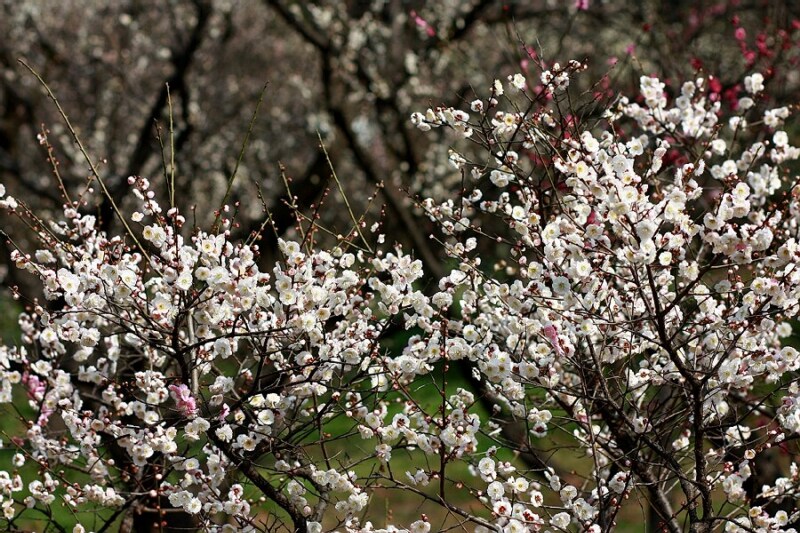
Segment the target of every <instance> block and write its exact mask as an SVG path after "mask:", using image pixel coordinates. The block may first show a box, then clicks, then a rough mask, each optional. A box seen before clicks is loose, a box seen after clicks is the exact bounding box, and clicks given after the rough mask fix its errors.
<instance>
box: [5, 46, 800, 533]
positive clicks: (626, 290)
mask: <svg viewBox="0 0 800 533" xmlns="http://www.w3.org/2000/svg"><path fill="white" fill-rule="evenodd" d="M585 69H586V65H585V64H583V63H581V62H578V61H570V62H568V63H566V64H564V65H559V64H558V63H553V64H551V65H549V66H545V65H538V64H532V65H531V67H530V68H529V69H528V71H527V72H525V73H519V74H515V75H512V76H509V77H508V79H502V80H496V81H494V82H493V83H492V84H490V85H489V86H488V87H484V89H485V92H484V93H483V94H482V95H479V98H477V99H475V100H474V101H472V102H471V103H467V104H465V105H464V106H463V109H462V108H457V107H456V108H454V107H448V106H442V107H432V108H430V109H427V110H424V109H420V111H418V112H415V113H414V114H413V115H412V116H411V117H410V123H411V124H413V125H415V126H416V127H417V128H418V129H420V130H423V131H431V130H433V129H443V130H447V131H448V132H449V133H448V135H450V136H451V137H450V138H451V139H452V147H451V148H450V151H449V155H448V157H447V164H449V165H452V167H453V168H454V170H455V171H456V172H458V173H459V174H460V176H461V179H460V191H459V193H458V194H456V195H454V196H453V197H451V198H441V197H436V198H419V205H418V208H419V209H420V210H421V212H423V213H424V214H425V216H427V217H428V218H429V219H430V220H431V221H432V222H433V224H434V226H435V227H436V228H438V229H437V233H436V234H435V235H434V236H433V237H434V238H433V239H431V242H434V243H438V246H440V247H441V249H442V253H444V254H446V255H447V256H448V257H449V258H450V259H451V260H450V262H449V263H448V265H450V268H448V269H447V271H446V272H444V273H443V274H442V275H441V276H439V277H438V278H437V279H435V280H434V282H433V284H432V285H428V286H426V285H425V284H424V283H422V281H423V280H424V279H426V278H425V276H426V272H425V268H424V265H423V263H422V261H421V260H420V259H418V258H415V256H414V253H413V250H412V251H408V250H404V249H403V247H402V246H399V245H398V244H396V243H395V242H392V241H391V239H390V237H391V236H390V235H389V236H386V235H383V234H382V231H383V230H382V226H381V221H380V220H377V221H375V222H374V224H373V223H371V222H372V221H370V222H367V221H366V220H365V218H364V217H358V216H356V215H355V214H354V213H352V212H351V213H350V215H351V216H352V224H351V226H352V229H351V231H349V232H348V233H347V234H346V235H343V236H342V235H339V236H334V240H335V242H334V243H333V244H332V245H331V246H322V245H321V244H319V242H321V241H320V236H321V235H323V234H324V233H325V232H326V228H325V227H324V225H322V224H321V223H320V222H318V221H316V220H314V219H310V220H309V221H308V222H307V223H306V224H303V225H301V226H300V229H299V235H298V238H297V239H294V240H290V239H282V238H281V239H278V242H279V248H280V253H281V258H280V260H279V261H276V262H275V264H274V265H273V266H272V268H270V269H262V268H261V266H260V265H259V262H258V257H259V254H260V252H261V250H260V247H259V245H258V241H257V239H255V238H254V237H253V236H250V237H248V238H245V239H236V238H235V236H234V235H233V232H232V228H234V227H235V225H236V223H237V222H236V215H237V209H236V207H237V206H236V205H232V206H223V208H221V209H220V210H219V217H218V220H217V221H215V223H214V224H213V226H211V227H210V228H205V229H203V228H201V227H197V226H191V227H190V225H189V224H187V221H186V215H185V214H184V213H182V212H181V210H180V209H179V208H178V207H177V206H176V205H174V203H173V202H174V194H173V195H168V197H169V198H170V200H169V201H168V202H160V201H159V200H158V195H157V194H156V193H155V192H154V190H153V187H152V185H151V183H150V181H149V180H148V179H146V178H144V177H140V176H131V177H130V178H128V180H127V185H128V187H129V190H130V194H131V195H132V197H133V200H132V203H134V204H135V206H134V207H133V210H132V211H125V210H123V209H119V208H117V207H116V206H115V209H116V211H115V213H114V214H115V216H118V217H119V218H120V220H121V221H123V223H122V224H121V226H122V227H123V228H127V229H126V230H125V231H122V232H120V233H109V232H107V231H105V230H104V229H103V228H102V227H101V226H100V225H99V224H98V223H97V219H96V218H95V216H94V215H92V214H87V213H86V212H85V211H84V210H83V209H82V208H83V207H84V206H85V204H86V203H87V202H89V192H84V193H83V194H81V195H76V194H74V192H72V191H69V190H67V189H66V188H64V189H62V192H61V194H62V195H63V202H64V210H63V216H62V217H60V218H59V219H58V220H43V219H42V218H40V217H38V216H37V215H36V213H35V212H34V211H32V210H31V209H29V208H28V206H27V205H26V203H25V202H23V201H20V200H17V199H15V198H13V197H11V196H10V195H8V194H6V192H5V191H4V190H3V191H2V193H3V197H2V200H1V201H0V207H2V208H3V209H5V210H6V211H7V212H8V213H9V215H10V216H15V217H17V218H18V219H19V220H21V221H23V222H25V223H26V224H27V225H28V227H29V228H30V232H31V233H32V234H33V235H34V237H35V239H36V240H38V242H39V245H38V246H37V247H36V248H35V249H31V250H25V249H23V248H18V249H15V250H14V251H13V253H12V254H11V259H12V261H13V263H14V264H15V265H16V267H18V268H19V269H22V270H23V271H27V272H29V273H30V274H32V275H34V276H35V277H36V278H38V280H39V281H40V283H41V287H42V291H43V295H44V298H45V300H46V301H37V300H30V301H29V303H28V305H27V307H26V310H25V312H23V313H22V314H21V315H20V318H19V323H20V327H21V330H22V336H21V338H20V339H19V342H17V343H7V344H6V345H5V346H4V347H2V348H0V402H2V405H3V406H4V407H5V408H6V409H7V410H8V412H13V413H15V417H16V418H17V419H19V420H20V422H21V423H20V424H19V425H18V426H10V427H8V428H6V429H5V430H4V431H5V433H4V438H3V444H4V446H6V447H10V448H12V449H13V450H14V457H13V464H11V465H9V467H8V468H7V469H5V470H2V471H0V493H1V495H2V502H0V506H2V509H3V516H4V520H5V521H6V524H7V527H8V529H12V528H14V527H17V524H21V523H27V522H26V521H33V520H42V521H43V523H44V524H46V527H49V528H54V529H60V530H64V529H65V527H73V531H90V530H91V531H108V530H110V529H112V528H119V529H129V530H135V531H144V530H148V529H154V530H158V529H160V528H167V529H170V528H177V527H185V528H194V529H201V530H207V531H239V530H252V531H286V530H288V531H301V532H321V531H333V530H339V531H364V532H367V531H413V532H428V531H438V530H444V529H447V528H452V527H459V528H462V529H464V528H465V529H467V530H475V531H503V532H522V531H591V532H600V531H612V530H615V529H616V528H617V525H618V521H619V520H621V517H622V516H623V515H624V514H625V513H629V512H631V511H630V510H631V508H636V507H639V506H640V505H641V504H643V503H646V504H647V509H648V512H649V523H650V524H651V525H652V526H653V527H654V528H656V529H661V530H667V531H670V532H678V531H683V530H689V531H693V532H698V533H700V532H711V531H731V532H740V531H741V532H745V531H748V532H749V531H764V532H767V531H787V532H789V531H795V529H794V528H795V527H796V526H795V524H797V523H798V522H799V521H800V511H798V509H797V508H796V506H795V500H796V495H797V490H798V473H797V472H798V470H797V465H796V462H795V461H796V457H797V453H798V450H797V444H796V441H797V435H798V432H800V388H798V385H797V382H796V376H797V371H798V368H800V354H798V352H797V350H796V349H795V348H793V347H792V346H791V345H789V344H788V343H787V339H788V338H789V337H790V336H791V333H792V325H791V320H792V319H793V318H794V317H795V316H796V314H797V307H798V295H799V294H800V272H798V271H797V266H796V265H797V262H798V261H797V259H798V257H797V254H798V242H797V239H798V236H797V232H798V220H799V219H800V218H799V217H800V205H799V204H798V197H800V183H798V181H797V177H796V176H795V175H794V174H793V173H792V172H791V166H790V165H791V162H792V161H794V160H796V159H797V158H798V157H800V149H798V148H797V147H794V146H792V145H791V144H790V142H789V135H788V133H787V131H786V130H784V129H783V128H784V121H785V120H786V119H787V118H789V116H790V109H788V108H766V109H765V108H763V106H762V104H761V103H762V102H763V98H762V94H763V92H764V91H765V89H766V87H765V78H764V76H763V75H762V74H760V73H757V72H754V73H751V74H750V75H749V76H747V77H746V78H745V79H744V81H743V84H742V88H741V92H740V93H739V94H738V95H737V100H736V102H735V103H736V105H735V106H732V105H731V104H730V103H726V102H722V101H720V100H719V99H716V98H711V97H710V93H711V92H712V90H711V89H710V88H709V83H708V79H705V78H695V79H693V80H690V81H687V82H685V83H683V85H681V86H680V88H679V90H677V91H669V90H668V89H667V86H666V85H665V84H664V83H663V82H662V81H660V80H659V79H657V78H653V77H648V76H642V77H641V79H640V94H639V95H638V96H637V97H635V98H634V99H633V100H629V99H628V98H624V97H622V98H619V99H617V100H615V101H612V102H605V101H603V100H602V99H600V100H598V96H597V94H596V93H595V92H594V91H592V90H587V91H578V92H575V91H570V88H571V85H574V80H575V79H576V78H579V76H580V75H581V73H582V71H584V70H585ZM534 75H535V76H534ZM598 110H601V111H602V112H599V111H598ZM68 129H69V130H70V131H72V132H73V133H75V132H74V130H72V129H71V128H68ZM76 140H79V138H78V137H77V136H76ZM43 142H45V141H44V140H43ZM79 147H80V150H81V152H83V155H84V156H85V158H86V163H87V164H88V165H89V167H90V168H91V169H92V173H93V177H94V179H95V180H96V182H97V183H98V184H99V185H100V186H101V188H102V187H104V186H103V177H102V175H101V172H100V171H99V170H98V169H97V166H96V164H95V163H94V162H93V161H92V159H91V157H90V156H89V154H88V153H86V152H85V151H84V150H83V147H82V144H80V143H79ZM167 183H169V180H167ZM168 188H169V185H168ZM162 204H163V205H162ZM265 227H266V226H265ZM9 242H11V243H12V245H13V242H14V240H13V238H10V239H9ZM490 245H491V246H494V247H495V249H496V250H497V257H498V258H499V259H498V260H497V262H496V264H494V265H490V264H484V261H483V259H484V255H483V254H482V253H481V252H480V251H481V250H485V249H487V247H488V246H490ZM428 279H429V278H428ZM18 296H19V297H20V298H22V297H24V295H22V294H19V295H18ZM399 330H405V331H407V332H408V333H407V337H405V338H402V342H401V343H397V342H396V339H397V338H398V335H397V332H398V331H399ZM393 339H394V342H393ZM464 374H466V375H467V376H468V378H464ZM20 398H23V400H22V403H25V402H26V401H27V405H26V406H25V405H24V406H20V400H19V399H20ZM512 435H515V437H513V438H512V437H511V436H512ZM776 449H777V450H780V456H779V457H776V455H775V450H776ZM531 458H533V459H531ZM768 460H774V461H780V462H782V463H785V470H781V469H778V470H777V472H778V474H777V475H772V474H771V473H770V471H769V470H768V469H767V468H766V467H765V465H766V464H767V461H768ZM567 462H570V463H572V464H573V465H575V466H573V467H572V468H564V464H565V463H567ZM784 471H785V472H786V474H783V473H782V472H784ZM385 493H398V494H403V495H405V497H406V498H410V499H411V500H414V501H416V503H417V508H418V509H419V510H420V511H419V512H418V516H416V517H414V518H413V519H410V520H408V522H407V523H392V522H393V520H392V516H391V513H382V514H381V513H376V512H375V510H374V509H371V507H370V505H371V501H373V500H374V499H375V498H376V497H377V496H378V495H380V494H385ZM64 508H66V509H68V510H69V512H70V513H72V514H71V515H70V516H71V518H70V525H68V526H64V525H62V524H61V522H60V521H59V520H58V519H57V518H56V516H55V515H56V513H57V511H58V509H64Z"/></svg>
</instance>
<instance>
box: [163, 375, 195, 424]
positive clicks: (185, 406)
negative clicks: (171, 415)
mask: <svg viewBox="0 0 800 533" xmlns="http://www.w3.org/2000/svg"><path fill="white" fill-rule="evenodd" d="M169 390H170V391H171V392H172V398H173V399H174V400H175V403H176V404H177V407H178V410H179V411H180V412H181V413H182V414H183V415H184V416H194V415H195V414H197V401H196V400H195V399H194V397H193V396H192V392H191V391H190V390H189V387H187V386H186V385H184V384H183V383H181V384H180V385H175V384H172V385H170V386H169Z"/></svg>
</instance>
